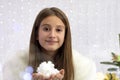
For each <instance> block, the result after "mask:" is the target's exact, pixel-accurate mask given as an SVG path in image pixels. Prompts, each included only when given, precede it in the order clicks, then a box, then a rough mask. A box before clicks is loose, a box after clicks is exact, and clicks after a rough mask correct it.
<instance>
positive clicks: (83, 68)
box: [73, 50, 96, 80]
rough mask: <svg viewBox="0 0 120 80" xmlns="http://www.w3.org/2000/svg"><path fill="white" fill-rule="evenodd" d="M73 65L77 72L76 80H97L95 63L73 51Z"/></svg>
mask: <svg viewBox="0 0 120 80" xmlns="http://www.w3.org/2000/svg"><path fill="white" fill-rule="evenodd" d="M73 63H74V70H75V80H95V79H96V66H95V63H94V62H93V61H92V60H90V59H88V58H87V57H85V56H83V55H81V54H79V53H78V52H77V51H75V50H73Z"/></svg>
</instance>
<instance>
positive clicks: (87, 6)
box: [0, 0, 120, 71]
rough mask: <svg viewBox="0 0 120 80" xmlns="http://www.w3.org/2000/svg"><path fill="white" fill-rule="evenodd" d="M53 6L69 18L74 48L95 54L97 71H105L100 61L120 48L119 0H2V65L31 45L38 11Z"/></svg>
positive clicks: (91, 54) (92, 55)
mask: <svg viewBox="0 0 120 80" xmlns="http://www.w3.org/2000/svg"><path fill="white" fill-rule="evenodd" d="M53 6H56V7H58V8H60V9H62V10H63V11H64V12H65V13H66V14H67V16H68V18H69V21H70V25H71V31H72V44H73V48H75V49H76V50H77V51H79V52H80V53H81V54H83V55H85V56H87V57H89V58H92V59H93V60H94V61H95V63H96V65H97V70H98V71H105V65H101V64H100V63H99V62H100V61H105V60H111V54H110V53H111V52H116V53H118V54H119V52H120V46H119V41H118V34H119V33H120V0H0V37H1V38H0V67H2V64H3V63H4V62H5V61H6V60H7V59H8V58H9V56H11V55H14V53H16V52H17V51H19V50H24V49H26V48H28V46H29V38H30V34H31V30H32V25H33V23H34V20H35V17H36V15H37V14H38V12H39V11H40V10H41V9H43V8H45V7H53Z"/></svg>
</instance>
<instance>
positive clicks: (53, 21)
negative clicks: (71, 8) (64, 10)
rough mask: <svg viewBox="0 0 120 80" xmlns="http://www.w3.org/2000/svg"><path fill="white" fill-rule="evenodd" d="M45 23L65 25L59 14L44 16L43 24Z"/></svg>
mask: <svg viewBox="0 0 120 80" xmlns="http://www.w3.org/2000/svg"><path fill="white" fill-rule="evenodd" d="M43 24H51V25H62V26H65V25H64V23H63V22H62V20H61V19H60V18H59V17H57V16H48V17H46V18H44V19H43V20H42V22H41V25H43Z"/></svg>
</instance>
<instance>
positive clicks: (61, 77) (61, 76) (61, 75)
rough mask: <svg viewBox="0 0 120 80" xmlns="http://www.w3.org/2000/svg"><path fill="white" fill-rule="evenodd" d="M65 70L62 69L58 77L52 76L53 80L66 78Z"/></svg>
mask: <svg viewBox="0 0 120 80" xmlns="http://www.w3.org/2000/svg"><path fill="white" fill-rule="evenodd" d="M64 73H65V71H64V69H61V70H60V72H59V73H57V74H56V75H51V78H52V80H62V79H63V78H64Z"/></svg>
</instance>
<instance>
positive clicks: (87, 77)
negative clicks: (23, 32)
mask: <svg viewBox="0 0 120 80" xmlns="http://www.w3.org/2000/svg"><path fill="white" fill-rule="evenodd" d="M73 62H74V70H75V79H74V80H95V77H96V67H95V64H94V62H93V61H92V60H89V59H88V58H86V57H84V56H82V55H80V54H79V53H78V52H76V51H73ZM27 64H28V54H25V52H21V53H20V54H16V55H14V56H12V57H11V58H10V59H8V61H7V62H6V63H5V65H4V67H3V80H24V79H22V76H21V73H22V72H23V71H24V70H25V68H26V67H27Z"/></svg>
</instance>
